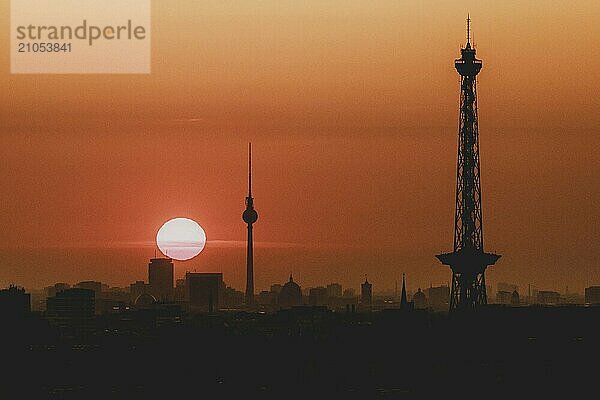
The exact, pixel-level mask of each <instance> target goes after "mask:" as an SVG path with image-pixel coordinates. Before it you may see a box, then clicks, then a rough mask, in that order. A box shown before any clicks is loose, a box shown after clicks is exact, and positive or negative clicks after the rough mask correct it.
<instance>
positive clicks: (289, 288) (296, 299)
mask: <svg viewBox="0 0 600 400" xmlns="http://www.w3.org/2000/svg"><path fill="white" fill-rule="evenodd" d="M277 303H278V305H279V307H280V308H291V307H294V306H299V305H302V289H301V288H300V285H298V284H297V283H296V282H294V278H293V277H292V275H291V274H290V280H289V281H288V282H287V283H286V284H285V285H283V287H282V288H281V291H280V292H279V296H278V298H277Z"/></svg>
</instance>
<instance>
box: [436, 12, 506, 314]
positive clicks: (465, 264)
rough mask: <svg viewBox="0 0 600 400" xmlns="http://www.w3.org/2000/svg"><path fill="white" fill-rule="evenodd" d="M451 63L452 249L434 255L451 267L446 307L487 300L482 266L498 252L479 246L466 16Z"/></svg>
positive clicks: (472, 64) (472, 62) (473, 63)
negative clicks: (454, 110) (456, 81)
mask: <svg viewBox="0 0 600 400" xmlns="http://www.w3.org/2000/svg"><path fill="white" fill-rule="evenodd" d="M454 66H455V68H456V70H457V71H458V73H459V74H460V122H459V129H458V162H457V169H456V214H455V218H454V251H453V252H452V253H445V254H440V255H437V256H436V257H437V258H438V259H439V260H440V262H441V263H442V264H444V265H448V266H449V267H450V269H451V270H452V287H451V294H450V311H451V312H452V311H455V310H461V309H462V310H472V309H476V308H477V307H478V306H480V305H483V304H487V295H486V288H485V270H486V268H487V267H488V266H490V265H494V264H495V263H496V261H498V259H499V258H500V256H499V255H497V254H493V253H486V252H485V251H484V250H483V221H482V217H481V182H480V175H479V172H480V166H479V127H478V122H477V74H478V73H479V71H481V67H482V62H481V60H478V59H477V58H476V57H475V48H473V47H472V46H471V19H470V18H469V17H467V44H466V46H465V47H464V48H462V49H461V58H459V59H457V60H455V63H454Z"/></svg>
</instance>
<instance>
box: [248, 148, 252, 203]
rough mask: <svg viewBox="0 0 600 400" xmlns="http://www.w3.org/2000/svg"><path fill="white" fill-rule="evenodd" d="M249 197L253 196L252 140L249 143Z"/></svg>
mask: <svg viewBox="0 0 600 400" xmlns="http://www.w3.org/2000/svg"><path fill="white" fill-rule="evenodd" d="M248 197H252V142H250V143H248Z"/></svg>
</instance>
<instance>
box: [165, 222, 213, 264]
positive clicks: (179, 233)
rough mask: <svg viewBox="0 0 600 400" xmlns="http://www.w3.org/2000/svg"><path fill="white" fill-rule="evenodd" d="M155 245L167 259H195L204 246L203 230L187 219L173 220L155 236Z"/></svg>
mask: <svg viewBox="0 0 600 400" xmlns="http://www.w3.org/2000/svg"><path fill="white" fill-rule="evenodd" d="M156 244H157V246H158V248H159V249H160V251H161V252H162V253H163V254H164V255H165V256H167V257H170V258H173V259H175V260H179V261H185V260H189V259H192V258H194V257H196V256H197V255H198V254H200V252H201V251H202V249H204V245H205V244H206V234H205V233H204V229H202V227H201V226H200V225H199V224H198V223H197V222H196V221H193V220H191V219H189V218H174V219H171V220H169V221H167V222H165V223H164V224H163V226H161V228H160V229H159V230H158V233H157V234H156Z"/></svg>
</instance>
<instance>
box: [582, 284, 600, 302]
mask: <svg viewBox="0 0 600 400" xmlns="http://www.w3.org/2000/svg"><path fill="white" fill-rule="evenodd" d="M585 302H586V304H592V305H597V304H600V286H590V287H587V288H585Z"/></svg>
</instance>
